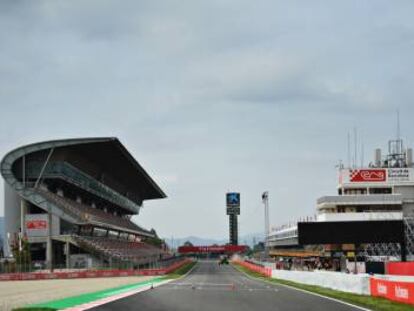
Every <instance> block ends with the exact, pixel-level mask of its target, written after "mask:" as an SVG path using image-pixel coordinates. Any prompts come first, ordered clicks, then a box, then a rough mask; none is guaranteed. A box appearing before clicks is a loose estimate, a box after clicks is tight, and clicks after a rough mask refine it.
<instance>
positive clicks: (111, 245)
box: [74, 236, 166, 264]
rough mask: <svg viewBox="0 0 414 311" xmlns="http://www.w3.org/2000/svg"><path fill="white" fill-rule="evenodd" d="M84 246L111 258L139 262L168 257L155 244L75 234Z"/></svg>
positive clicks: (144, 262)
mask: <svg viewBox="0 0 414 311" xmlns="http://www.w3.org/2000/svg"><path fill="white" fill-rule="evenodd" d="M74 239H75V240H76V241H77V242H78V243H79V244H81V245H82V246H84V247H87V248H89V249H92V250H94V251H96V252H99V253H101V254H104V255H106V256H107V257H109V258H113V259H119V260H124V261H131V262H135V263H137V264H146V263H150V262H155V261H158V260H160V259H163V258H165V257H166V253H165V252H164V251H163V250H161V249H159V248H156V247H155V246H152V245H149V244H146V243H142V242H130V241H126V240H118V239H110V238H106V237H92V236H74Z"/></svg>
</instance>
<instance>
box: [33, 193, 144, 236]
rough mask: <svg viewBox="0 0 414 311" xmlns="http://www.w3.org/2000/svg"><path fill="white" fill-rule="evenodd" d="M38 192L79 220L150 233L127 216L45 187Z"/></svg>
mask: <svg viewBox="0 0 414 311" xmlns="http://www.w3.org/2000/svg"><path fill="white" fill-rule="evenodd" d="M37 192H38V193H39V194H40V195H42V196H44V197H45V198H46V199H48V200H49V201H51V202H53V203H55V204H56V205H57V206H58V207H60V208H61V209H62V210H63V211H64V212H66V213H68V214H69V215H71V216H72V217H75V219H77V220H78V221H79V222H85V223H95V224H96V223H98V224H104V225H105V224H107V225H111V226H116V227H120V228H122V229H124V228H126V229H129V230H133V231H136V232H139V233H143V232H144V233H148V231H147V230H145V229H143V228H141V227H139V226H138V225H136V224H135V223H133V222H132V221H131V220H129V219H127V218H122V217H119V216H115V215H113V214H110V213H107V212H105V211H103V210H101V209H98V208H93V207H91V206H88V205H86V204H82V203H78V202H76V201H73V200H71V199H69V198H66V197H61V196H59V195H57V194H54V193H52V192H49V191H46V190H43V189H37Z"/></svg>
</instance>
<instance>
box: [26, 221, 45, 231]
mask: <svg viewBox="0 0 414 311" xmlns="http://www.w3.org/2000/svg"><path fill="white" fill-rule="evenodd" d="M26 229H28V230H39V229H40V230H42V229H47V221H46V220H29V221H26Z"/></svg>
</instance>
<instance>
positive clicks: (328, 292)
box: [233, 264, 414, 311]
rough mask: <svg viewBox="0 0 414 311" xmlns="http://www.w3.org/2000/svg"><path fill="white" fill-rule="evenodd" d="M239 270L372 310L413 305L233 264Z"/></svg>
mask: <svg viewBox="0 0 414 311" xmlns="http://www.w3.org/2000/svg"><path fill="white" fill-rule="evenodd" d="M233 265H234V266H235V267H236V268H237V269H238V270H239V271H242V272H244V273H246V274H248V275H250V276H252V277H254V278H257V279H261V280H264V281H266V282H272V283H276V284H281V285H287V286H291V287H295V288H298V289H302V290H306V291H309V292H312V293H316V294H319V295H323V296H326V297H330V298H335V299H338V300H342V301H344V302H348V303H352V304H354V305H357V306H360V307H364V308H367V309H370V310H373V311H413V310H414V306H413V305H408V304H403V303H398V302H393V301H390V300H387V299H384V298H379V297H372V296H365V295H357V294H351V293H345V292H340V291H336V290H333V289H329V288H324V287H320V286H313V285H306V284H301V283H296V282H291V281H285V280H280V279H273V278H269V277H264V276H262V275H261V274H259V273H256V272H253V271H251V270H249V269H247V268H245V267H243V266H240V265H237V264H233Z"/></svg>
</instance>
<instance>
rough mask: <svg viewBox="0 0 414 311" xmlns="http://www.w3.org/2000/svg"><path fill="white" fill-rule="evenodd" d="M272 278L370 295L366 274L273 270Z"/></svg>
mask: <svg viewBox="0 0 414 311" xmlns="http://www.w3.org/2000/svg"><path fill="white" fill-rule="evenodd" d="M272 278H275V279H281V280H286V281H292V282H297V283H302V284H307V285H316V286H321V287H326V288H331V289H334V290H339V291H342V292H347V293H354V294H360V295H369V294H370V284H369V275H368V274H345V273H340V272H330V271H290V270H273V271H272Z"/></svg>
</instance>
